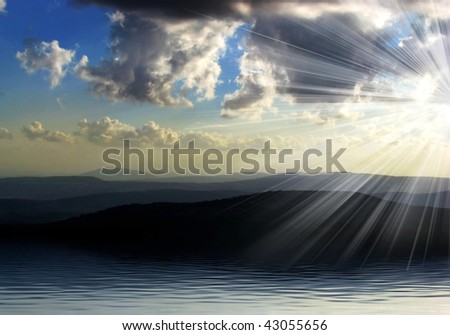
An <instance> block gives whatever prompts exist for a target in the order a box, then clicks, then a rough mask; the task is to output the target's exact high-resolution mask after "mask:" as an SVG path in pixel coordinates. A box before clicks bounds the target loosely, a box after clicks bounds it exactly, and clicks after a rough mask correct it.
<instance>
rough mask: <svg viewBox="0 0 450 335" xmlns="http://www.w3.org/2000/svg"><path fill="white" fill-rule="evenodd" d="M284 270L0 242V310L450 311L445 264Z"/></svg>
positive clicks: (448, 272) (449, 275) (449, 283)
mask: <svg viewBox="0 0 450 335" xmlns="http://www.w3.org/2000/svg"><path fill="white" fill-rule="evenodd" d="M406 264H407V262H401V261H399V262H397V263H394V264H392V263H391V264H372V265H366V266H365V267H364V268H346V269H329V268H328V267H326V266H322V267H318V266H299V267H297V268H295V269H289V270H285V269H284V270H283V269H273V268H270V269H269V268H267V267H261V266H249V265H242V264H239V263H238V262H234V261H221V262H215V261H212V260H209V261H208V260H200V259H178V260H173V259H172V260H168V259H165V260H164V259H136V258H135V257H134V258H130V257H126V256H120V255H112V254H109V253H99V252H93V251H86V250H83V251H81V250H74V249H67V248H61V247H48V246H30V245H28V246H24V245H8V246H5V245H3V246H1V247H0V314H449V313H450V269H449V265H448V260H434V261H429V262H427V263H426V264H425V265H422V264H416V265H413V266H412V267H411V268H410V269H409V270H407V268H406Z"/></svg>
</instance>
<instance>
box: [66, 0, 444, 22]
mask: <svg viewBox="0 0 450 335" xmlns="http://www.w3.org/2000/svg"><path fill="white" fill-rule="evenodd" d="M72 2H73V3H75V4H78V5H80V4H81V5H89V4H96V5H99V6H107V7H113V8H118V9H120V10H124V11H132V12H138V11H139V12H142V11H143V12H146V13H147V15H153V16H167V17H173V18H177V19H180V18H188V19H189V18H198V17H199V14H203V15H211V16H214V17H217V18H235V19H243V18H249V17H254V16H258V15H261V14H264V13H270V14H272V15H288V16H291V17H292V16H294V17H305V18H309V19H314V18H317V17H319V16H321V15H323V14H325V13H331V14H340V13H353V14H355V15H358V16H361V17H362V18H363V19H364V20H365V21H366V24H367V23H369V24H372V23H374V24H377V25H378V26H380V25H382V24H383V23H384V22H385V21H386V20H387V19H388V18H389V17H390V16H392V15H393V13H395V12H398V10H399V9H400V6H399V5H398V3H397V2H395V1H366V0H340V1H336V0H284V1H283V0H280V1H268V0H217V1H209V0H191V1H189V2H186V1H184V0H152V1H142V0H128V1H121V0H72ZM401 8H402V9H403V10H405V11H414V12H423V13H426V14H427V15H429V16H433V17H444V18H445V17H446V18H448V17H450V9H449V7H448V2H447V0H433V1H423V0H403V1H402V2H401Z"/></svg>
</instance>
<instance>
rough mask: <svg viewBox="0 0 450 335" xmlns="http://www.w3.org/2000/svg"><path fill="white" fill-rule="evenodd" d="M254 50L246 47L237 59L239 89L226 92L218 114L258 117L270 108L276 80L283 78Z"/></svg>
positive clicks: (280, 71)
mask: <svg viewBox="0 0 450 335" xmlns="http://www.w3.org/2000/svg"><path fill="white" fill-rule="evenodd" d="M254 51H255V50H248V51H247V52H246V53H245V54H244V55H243V56H242V57H241V59H240V61H239V68H240V75H239V76H238V77H237V79H236V82H237V83H238V84H239V85H240V88H239V89H238V90H237V91H235V92H234V93H232V94H226V95H225V97H224V102H223V106H222V111H221V115H222V116H224V117H227V118H238V117H239V118H245V119H258V118H259V117H260V116H261V114H262V113H263V112H265V111H274V107H273V102H274V99H275V97H276V96H277V88H276V87H277V85H278V84H277V82H281V80H282V79H281V78H283V79H284V80H287V78H286V77H285V74H284V71H282V69H279V68H277V67H276V66H274V65H272V64H271V63H269V62H267V61H266V60H265V59H263V58H262V57H261V56H260V54H259V53H258V52H254Z"/></svg>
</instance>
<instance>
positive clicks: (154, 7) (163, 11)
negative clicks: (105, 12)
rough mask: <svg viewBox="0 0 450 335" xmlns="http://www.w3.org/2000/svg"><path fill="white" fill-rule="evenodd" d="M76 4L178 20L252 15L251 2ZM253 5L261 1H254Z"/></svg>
mask: <svg viewBox="0 0 450 335" xmlns="http://www.w3.org/2000/svg"><path fill="white" fill-rule="evenodd" d="M72 2H73V3H75V4H81V5H89V4H96V5H100V6H107V7H113V8H118V9H120V10H122V11H129V12H144V13H145V14H146V15H147V16H153V17H161V16H165V17H172V18H176V19H192V18H199V13H201V14H203V15H213V16H216V17H219V18H223V17H233V18H237V17H238V18H242V17H246V16H248V15H249V14H250V13H251V7H252V6H251V4H250V1H235V0H225V1H223V0H222V1H209V0H190V1H189V2H186V1H183V0H152V1H141V0H131V1H120V0H73V1H72ZM252 2H253V3H256V2H259V1H255V0H253V1H252Z"/></svg>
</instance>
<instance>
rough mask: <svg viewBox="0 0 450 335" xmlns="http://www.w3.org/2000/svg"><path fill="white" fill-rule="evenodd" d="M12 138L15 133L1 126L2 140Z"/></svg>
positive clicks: (0, 138)
mask: <svg viewBox="0 0 450 335" xmlns="http://www.w3.org/2000/svg"><path fill="white" fill-rule="evenodd" d="M12 138H13V135H12V134H11V132H10V131H9V130H8V129H6V128H3V127H0V140H11V139H12Z"/></svg>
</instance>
